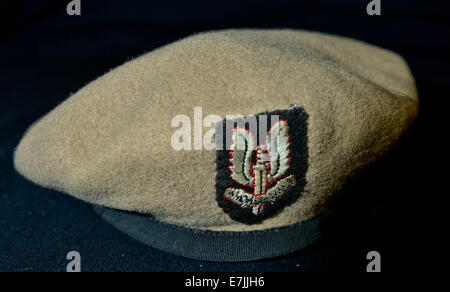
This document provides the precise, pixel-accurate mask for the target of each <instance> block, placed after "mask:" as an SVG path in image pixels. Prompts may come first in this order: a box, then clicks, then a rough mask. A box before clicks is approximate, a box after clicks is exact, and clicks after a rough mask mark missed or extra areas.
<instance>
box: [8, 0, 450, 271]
mask: <svg viewBox="0 0 450 292" xmlns="http://www.w3.org/2000/svg"><path fill="white" fill-rule="evenodd" d="M68 2H70V1H69V0H67V1H37V0H36V1H21V2H20V3H19V1H6V2H5V1H0V12H1V15H2V19H1V21H2V28H3V31H2V33H1V38H0V53H1V54H0V60H1V61H0V62H1V63H0V68H1V69H0V98H1V103H0V114H1V116H0V141H1V144H0V147H1V148H0V271H65V269H66V265H67V263H68V261H67V260H66V255H67V253H68V252H69V251H71V250H76V251H79V252H80V253H81V255H82V269H83V270H84V271H188V272H189V271H346V270H351V271H365V266H366V264H367V260H366V254H367V252H369V251H371V250H377V251H379V252H380V253H381V257H382V270H383V271H411V270H419V271H420V270H441V269H445V268H446V266H445V265H446V262H447V260H448V256H447V255H446V248H447V246H448V240H446V239H445V236H446V231H447V230H448V227H447V222H448V220H447V209H448V208H447V206H446V204H445V202H446V201H445V197H446V196H447V195H448V191H447V189H446V188H445V187H446V183H447V181H448V179H446V176H447V174H448V170H447V167H446V162H445V161H444V160H445V158H446V152H445V150H446V147H445V140H444V139H445V136H446V135H447V129H446V126H447V112H448V111H447V110H446V108H445V102H446V99H447V98H448V97H449V93H448V92H449V89H450V88H449V87H450V86H449V80H450V76H449V69H448V68H449V59H448V58H447V54H448V52H450V45H449V35H450V27H449V21H448V18H449V17H450V14H449V11H450V9H449V8H450V2H448V1H442V2H433V1H392V0H389V1H387V0H381V5H382V6H381V12H382V15H381V16H368V15H367V14H366V5H367V4H368V3H369V2H370V1H369V0H358V1H357V0H354V1H350V0H346V1H345V0H330V1H325V0H311V1H301V0H295V1H294V0H293V1H273V2H271V3H269V2H264V1H230V0H228V1H221V2H219V1H160V2H151V1H103V0H102V1H87V0H81V4H82V6H81V13H82V15H81V16H68V15H67V14H66V5H67V3H68ZM237 27H258V28H285V27H289V28H302V29H309V30H317V31H322V32H328V33H335V34H339V35H343V36H348V37H352V38H356V39H360V40H364V41H367V42H369V43H373V44H376V45H379V46H381V47H385V48H388V49H391V50H393V51H396V52H398V53H399V54H401V55H402V56H403V57H404V58H405V59H406V61H407V62H408V63H409V65H410V67H411V70H412V72H413V74H414V76H415V78H416V82H417V87H418V90H419V97H420V101H421V107H420V116H419V119H418V121H417V123H416V124H415V125H414V126H413V128H412V129H411V130H410V131H409V132H408V134H407V135H406V136H405V137H404V138H403V139H402V140H401V141H400V143H399V144H398V145H397V146H396V147H395V149H394V150H393V151H391V152H390V153H389V154H388V155H387V156H386V157H384V158H383V159H381V160H380V161H379V162H378V163H376V164H375V165H374V166H373V167H372V168H370V169H369V170H368V171H367V172H365V173H364V174H362V175H361V176H360V177H359V178H358V179H357V180H355V181H354V182H353V183H351V184H350V185H348V186H347V187H346V189H345V190H344V192H343V193H342V194H341V197H340V200H339V203H338V205H339V208H338V209H339V210H340V211H339V212H340V216H339V217H338V219H336V220H334V221H333V222H330V223H329V225H328V226H326V229H327V232H326V235H325V237H324V238H323V240H322V241H321V242H319V243H318V244H316V245H314V246H312V247H310V248H308V249H306V250H303V251H299V252H297V253H295V254H293V255H289V256H285V257H281V258H277V259H270V260H264V261H259V262H250V263H237V264H226V263H210V262H200V261H195V260H190V259H186V258H181V257H178V256H174V255H171V254H167V253H165V252H162V251H159V250H155V249H153V248H150V247H147V246H145V245H143V244H141V243H139V242H136V241H134V240H132V239H130V238H128V237H127V236H125V235H123V234H122V233H120V232H119V231H116V230H115V229H113V228H112V227H110V226H109V225H107V224H106V223H105V222H103V221H102V220H101V219H99V218H98V217H97V216H96V215H94V213H93V212H92V211H91V209H90V207H89V206H88V205H86V204H84V203H82V202H80V201H78V200H76V199H73V198H70V197H69V196H66V195H64V194H61V193H59V192H55V191H50V190H47V189H43V188H41V187H39V186H37V185H34V184H33V183H31V182H29V181H27V180H25V179H24V178H22V177H21V176H19V175H18V174H17V173H16V172H15V171H14V169H13V167H12V153H13V150H14V147H15V146H16V145H17V143H18V141H19V139H20V137H21V135H22V134H23V133H24V131H25V129H26V128H27V127H28V126H29V125H30V124H31V123H32V122H34V121H35V120H36V119H38V118H39V117H41V116H42V115H43V114H45V113H47V112H48V111H49V110H50V109H52V108H53V107H55V106H56V105H57V104H58V103H60V102H61V101H63V100H64V99H65V98H67V97H68V96H69V95H70V94H71V93H72V92H75V91H76V90H78V89H79V88H81V87H82V86H83V85H84V84H86V83H87V82H89V81H91V80H92V79H94V78H95V77H97V76H99V75H101V74H103V73H105V72H107V71H108V70H110V69H111V68H114V67H116V66H117V65H120V64H122V63H123V62H125V61H126V60H128V59H130V58H132V57H135V56H137V55H140V54H142V53H144V52H147V51H150V50H152V49H154V48H157V47H159V46H161V45H164V44H167V43H169V42H172V41H174V40H177V39H180V38H182V37H184V36H187V35H189V34H192V33H194V32H200V31H205V30H211V29H221V28H237Z"/></svg>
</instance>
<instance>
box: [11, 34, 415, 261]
mask: <svg viewBox="0 0 450 292" xmlns="http://www.w3.org/2000/svg"><path fill="white" fill-rule="evenodd" d="M199 112H200V113H201V117H200V120H199V118H198V114H199ZM417 113H418V97H417V91H416V87H415V82H414V79H413V77H412V75H411V73H410V71H409V69H408V66H407V64H406V63H405V61H404V60H403V59H402V58H401V57H400V56H399V55H397V54H395V53H393V52H391V51H388V50H385V49H382V48H379V47H375V46H372V45H369V44H366V43H363V42H360V41H356V40H351V39H348V38H344V37H339V36H332V35H327V34H323V33H317V32H307V31H301V30H257V29H239V30H224V31H213V32H207V33H200V34H196V35H193V36H190V37H187V38H185V39H182V40H180V41H177V42H174V43H172V44H169V45H167V46H164V47H162V48H159V49H157V50H154V51H152V52H150V53H147V54H145V55H143V56H141V57H138V58H136V59H134V60H131V61H129V62H127V63H125V64H123V65H121V66H119V67H118V68H116V69H114V70H111V71H110V72H108V73H106V74H105V75H103V76H101V77H100V78H98V79H97V80H95V81H93V82H91V83H89V84H88V85H86V86H85V87H83V88H82V89H80V90H79V91H78V92H77V93H75V94H73V95H72V96H71V97H70V98H68V99H67V100H65V101H64V102H63V103H61V104H60V105H58V106H57V107H56V108H55V109H53V110H52V111H51V112H50V113H48V114H47V115H45V116H44V117H42V118H41V119H40V120H38V121H37V122H35V123H34V124H33V125H32V126H31V127H30V128H29V129H28V130H27V132H26V133H25V135H24V137H23V138H22V140H21V141H20V144H19V145H18V147H17V149H16V151H15V156H14V164H15V167H16V169H17V171H18V172H20V173H21V174H22V175H23V176H25V177H26V178H28V179H29V180H31V181H33V182H35V183H37V184H39V185H41V186H44V187H47V188H51V189H55V190H58V191H61V192H64V193H67V194H69V195H71V196H73V197H76V198H79V199H81V200H84V201H86V202H89V203H92V204H93V205H94V210H95V211H96V212H97V213H98V214H99V215H100V216H101V217H102V218H104V219H105V220H106V221H108V222H109V223H111V224H112V225H114V226H115V227H116V228H118V229H120V230H122V231H124V232H125V233H127V234H128V235H130V236H132V237H133V238H135V239H137V240H140V241H142V242H144V243H146V244H148V245H151V246H154V247H156V248H159V249H162V250H165V251H168V252H171V253H174V254H178V255H181V256H186V257H191V258H196V259H203V260H213V261H246V260H255V259H261V258H268V257H274V256H279V255H283V254H287V253H290V252H293V251H295V250H298V249H301V248H303V247H305V246H307V245H309V244H311V243H313V242H315V241H316V240H317V239H318V238H319V237H320V224H321V222H322V221H323V220H324V219H325V218H326V217H327V216H328V215H327V214H328V206H329V204H330V202H331V201H332V198H334V196H333V195H334V194H335V193H336V192H337V191H338V190H340V189H342V187H343V185H344V184H345V183H346V182H348V181H349V180H350V179H351V178H352V177H353V176H354V175H355V174H357V173H358V172H360V171H361V170H363V169H364V168H365V167H367V166H368V165H370V164H371V163H372V162H374V161H375V160H376V159H377V158H378V157H380V155H382V154H383V153H385V152H386V151H387V150H388V149H389V148H390V147H392V145H393V144H394V143H395V142H396V141H397V140H398V139H399V137H400V136H401V135H402V133H404V132H405V130H406V129H407V128H408V127H409V126H410V125H411V123H412V122H413V121H414V119H415V118H416V116H417ZM196 114H197V116H196ZM212 115H213V116H214V117H216V121H214V123H207V120H206V119H205V117H208V116H212ZM176 117H181V118H182V119H181V121H186V120H187V121H189V120H190V121H191V122H192V124H191V125H189V124H187V125H186V124H183V123H181V122H179V123H177V122H174V121H176ZM272 118H273V119H272ZM174 119H175V120H174ZM250 121H251V122H250ZM195 123H200V125H201V126H203V133H202V134H201V135H200V138H199V137H198V135H196V134H195V133H194V127H195V125H194V124H195ZM252 123H253V124H252ZM189 127H190V128H191V132H189V137H186V136H184V137H182V138H183V139H180V140H179V141H178V142H180V143H181V145H184V146H183V147H181V148H180V147H179V148H177V147H174V142H173V141H174V139H175V138H174V137H176V135H177V133H178V134H179V133H180V132H179V131H181V129H182V128H183V129H184V130H186V129H189ZM211 129H212V130H211ZM207 133H209V134H210V133H213V135H212V136H211V137H212V138H211V137H210V138H211V141H214V146H215V148H213V149H203V148H202V149H198V147H195V145H194V144H195V142H199V141H200V143H202V139H207V135H206V134H207ZM174 135H175V136H174ZM190 137H191V138H192V139H191V138H190ZM199 139H200V140H199ZM175 140H176V139H175ZM219 142H220V143H219ZM197 144H198V143H197ZM177 145H178V144H177ZM192 145H193V146H192ZM189 149H190V150H189Z"/></svg>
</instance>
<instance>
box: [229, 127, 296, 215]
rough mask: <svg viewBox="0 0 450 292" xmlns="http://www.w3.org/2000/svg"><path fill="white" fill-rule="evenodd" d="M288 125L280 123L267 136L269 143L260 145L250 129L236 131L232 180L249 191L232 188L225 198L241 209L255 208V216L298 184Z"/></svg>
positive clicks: (253, 210) (231, 169)
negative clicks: (292, 163)
mask: <svg viewBox="0 0 450 292" xmlns="http://www.w3.org/2000/svg"><path fill="white" fill-rule="evenodd" d="M288 128H289V127H288V123H287V121H286V120H280V121H278V122H277V123H275V124H274V125H273V126H272V127H271V128H270V130H269V131H268V132H267V135H266V139H265V140H266V141H265V142H266V143H265V144H261V145H257V142H256V138H255V135H254V134H253V133H252V132H251V131H250V130H249V129H246V128H234V129H233V132H232V144H231V146H230V166H229V170H230V173H231V178H232V179H233V180H234V181H235V182H237V183H238V184H240V185H242V186H245V187H246V188H247V189H249V188H250V189H253V193H249V192H248V191H246V190H245V189H241V188H235V187H228V188H227V189H226V190H225V193H224V197H225V198H226V199H228V200H230V201H231V202H233V203H234V204H237V205H239V206H240V207H241V208H251V209H252V213H253V214H254V215H259V214H261V213H262V212H263V211H264V208H265V206H267V205H268V204H274V203H275V202H276V201H277V200H278V199H279V198H280V197H281V196H283V195H284V194H285V193H286V192H287V191H288V190H289V189H290V188H291V187H293V186H294V185H295V184H296V180H295V176H294V175H293V174H290V175H287V176H286V175H285V174H286V171H287V170H288V169H289V167H290V149H289V146H290V141H289V139H290V138H289V134H288V130H289V129H288Z"/></svg>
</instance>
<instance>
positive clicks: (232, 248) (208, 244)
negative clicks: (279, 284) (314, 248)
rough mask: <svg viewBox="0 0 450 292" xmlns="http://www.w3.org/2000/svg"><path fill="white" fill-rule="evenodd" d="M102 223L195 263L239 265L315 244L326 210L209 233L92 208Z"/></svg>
mask: <svg viewBox="0 0 450 292" xmlns="http://www.w3.org/2000/svg"><path fill="white" fill-rule="evenodd" d="M93 209H94V211H95V212H96V213H97V214H98V215H99V216H100V217H101V218H103V219H104V220H105V221H106V222H108V223H109V224H111V225H113V226H114V227H115V228H117V229H119V230H120V231H122V232H124V233H126V234H127V235H129V236H130V237H132V238H134V239H136V240H138V241H140V242H143V243H144V244H146V245H149V246H152V247H154V248H157V249H160V250H163V251H166V252H169V253H172V254H175V255H179V256H183V257H188V258H192V259H197V260H204V261H217V262H243V261H252V260H260V259H264V258H272V257H277V256H282V255H286V254H289V253H292V252H294V251H296V250H299V249H302V248H305V247H307V246H309V245H311V244H313V243H314V242H316V241H317V240H318V239H319V238H320V235H321V226H322V223H323V222H324V220H325V219H328V218H329V217H330V215H332V213H333V211H332V210H333V209H328V210H326V211H324V212H322V213H321V214H319V215H318V216H315V217H313V218H311V219H309V220H306V221H303V222H300V223H296V224H293V225H290V226H286V227H280V228H272V229H267V230H259V231H244V232H233V231H211V230H201V229H193V228H186V227H183V226H178V225H173V224H168V223H164V222H160V221H157V220H155V219H154V218H153V217H152V216H149V215H141V214H138V213H132V212H126V211H120V210H116V209H111V208H105V207H100V206H97V205H93Z"/></svg>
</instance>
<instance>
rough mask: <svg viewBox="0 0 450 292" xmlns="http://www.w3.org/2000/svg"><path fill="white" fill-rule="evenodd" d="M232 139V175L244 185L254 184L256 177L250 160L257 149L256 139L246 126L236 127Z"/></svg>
mask: <svg viewBox="0 0 450 292" xmlns="http://www.w3.org/2000/svg"><path fill="white" fill-rule="evenodd" d="M232 139H233V140H232V144H231V146H230V150H231V158H230V162H231V166H230V170H231V177H232V178H233V179H234V180H235V181H237V182H238V183H240V184H242V185H246V186H252V185H253V180H254V179H253V173H252V168H251V165H250V162H251V157H252V151H253V150H255V144H256V141H255V140H256V139H255V137H254V136H253V134H252V133H251V132H250V131H249V130H247V129H245V128H235V129H234V130H233V135H232Z"/></svg>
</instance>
